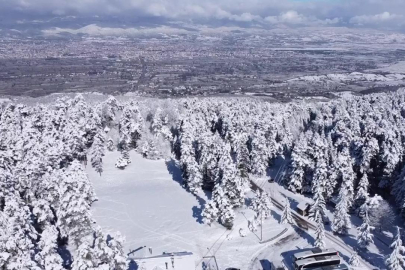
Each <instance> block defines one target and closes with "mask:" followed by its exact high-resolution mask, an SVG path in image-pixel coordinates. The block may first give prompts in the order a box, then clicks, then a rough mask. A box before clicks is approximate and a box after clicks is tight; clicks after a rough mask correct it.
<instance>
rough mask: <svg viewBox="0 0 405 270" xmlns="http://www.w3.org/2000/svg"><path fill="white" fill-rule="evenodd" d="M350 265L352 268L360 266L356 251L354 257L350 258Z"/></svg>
mask: <svg viewBox="0 0 405 270" xmlns="http://www.w3.org/2000/svg"><path fill="white" fill-rule="evenodd" d="M349 264H350V266H351V267H359V266H360V260H359V255H358V254H357V252H356V251H354V252H353V254H352V256H351V257H350V260H349Z"/></svg>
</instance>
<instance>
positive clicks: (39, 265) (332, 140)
mask: <svg viewBox="0 0 405 270" xmlns="http://www.w3.org/2000/svg"><path fill="white" fill-rule="evenodd" d="M0 105H1V106H0V132H1V136H0V268H2V269H62V268H71V269H75V270H81V269H126V268H127V261H126V254H125V253H124V251H123V248H122V242H123V237H122V236H121V235H120V234H119V233H117V234H116V235H107V234H105V233H104V232H103V231H102V230H101V228H100V227H98V226H97V223H96V220H94V219H93V217H92V216H91V213H90V208H91V205H92V203H93V202H94V201H96V200H97V197H96V194H95V193H94V190H93V188H92V185H91V182H90V181H89V180H88V177H87V175H86V173H85V172H84V167H85V166H92V167H93V168H94V170H96V171H97V172H98V173H99V174H102V173H103V157H104V155H105V152H106V151H113V150H119V151H120V152H121V156H120V158H119V159H118V160H117V161H116V167H117V170H122V169H125V168H126V167H127V166H130V163H131V156H130V153H131V152H133V151H137V152H139V153H141V154H142V155H143V156H144V157H145V158H149V159H158V158H173V159H175V160H176V162H177V164H178V166H179V167H180V168H181V170H182V173H183V179H184V183H185V188H187V189H188V190H189V191H190V192H192V193H193V194H195V195H196V196H199V193H200V192H202V190H205V191H206V192H209V193H211V194H212V196H211V200H210V201H209V202H208V203H207V204H206V205H205V206H204V211H203V213H202V215H203V219H204V222H205V223H207V224H211V223H213V222H219V223H221V224H222V225H224V226H225V227H227V228H231V227H232V226H233V220H234V217H235V214H234V209H235V208H238V207H241V206H242V205H244V204H245V195H246V192H247V190H248V189H249V186H250V182H249V177H250V176H252V175H263V176H265V175H266V172H267V170H268V169H269V168H271V167H272V166H275V165H274V164H276V163H275V160H276V159H282V160H284V163H285V164H287V166H285V168H286V170H285V171H284V173H283V175H284V176H283V178H282V179H281V184H282V185H284V186H285V187H286V188H288V189H289V190H291V191H293V192H301V193H308V194H309V195H310V196H314V199H315V200H316V201H324V200H329V199H331V198H333V197H335V196H337V198H338V203H337V207H336V210H335V211H336V212H335V219H334V220H333V222H332V223H333V230H334V231H335V232H337V233H342V234H344V233H346V232H347V228H348V227H350V220H349V217H348V213H351V212H353V211H356V210H359V212H362V211H361V210H362V209H363V210H364V209H365V208H364V206H365V205H367V204H371V203H372V199H370V198H372V197H371V195H370V194H372V195H375V194H378V195H381V196H382V197H384V198H386V199H388V201H389V202H391V203H392V204H394V205H395V206H396V208H397V209H398V212H401V213H404V214H405V210H404V208H405V167H404V159H403V157H404V144H405V121H404V120H405V119H404V118H405V91H403V90H399V91H398V92H393V93H381V94H372V95H365V96H353V95H346V96H344V97H342V98H338V99H336V100H333V101H329V102H305V101H297V102H291V103H287V104H279V103H269V102H267V101H264V100H259V99H245V98H243V99H237V98H201V99H177V100H171V99H167V100H158V99H141V98H128V97H124V98H123V97H117V98H114V97H108V98H106V99H105V100H104V101H102V102H95V101H87V100H86V99H85V98H84V96H82V95H77V96H76V97H74V98H72V99H69V98H58V99H57V100H56V101H55V102H50V103H43V104H42V105H29V104H26V105H23V104H13V103H11V102H3V103H1V104H0ZM389 198H393V199H392V200H390V199H389ZM134 207H136V206H134ZM313 208H316V206H314V207H313ZM315 210H316V209H315ZM315 210H313V212H314V211H315ZM363 212H364V211H363ZM363 214H364V213H363Z"/></svg>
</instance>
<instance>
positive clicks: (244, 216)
mask: <svg viewBox="0 0 405 270" xmlns="http://www.w3.org/2000/svg"><path fill="white" fill-rule="evenodd" d="M118 157H119V153H118V152H107V153H106V156H105V158H104V172H103V173H102V175H101V176H100V175H98V174H97V173H96V172H95V171H94V170H93V169H92V168H91V166H87V171H88V174H89V177H90V180H91V181H92V184H93V186H94V188H95V191H96V194H97V197H98V199H99V200H98V201H97V202H95V203H94V204H93V206H92V214H93V217H94V218H95V220H96V221H97V224H98V225H100V226H101V227H102V228H103V230H104V231H106V232H116V231H119V232H120V233H121V234H122V235H124V236H125V237H126V242H125V244H124V247H125V251H126V252H128V253H129V252H130V251H133V250H136V249H138V248H141V249H140V250H138V251H137V252H134V253H133V254H131V256H132V257H138V258H139V257H144V256H150V254H149V248H152V253H153V254H152V255H160V254H162V253H163V252H181V251H190V252H193V253H194V254H195V255H196V258H197V261H196V269H201V264H202V263H201V262H202V259H203V257H204V256H215V257H216V261H217V262H218V266H219V269H225V268H227V267H238V268H240V269H247V268H248V266H249V265H250V262H251V260H252V258H253V259H254V256H255V254H256V253H257V252H258V251H259V250H261V249H262V248H263V246H264V245H263V244H260V243H259V237H260V231H258V232H257V233H256V234H254V233H251V232H250V231H248V228H247V226H248V221H247V220H248V219H250V218H251V217H252V216H253V213H252V211H251V210H249V209H246V208H243V209H240V210H239V211H237V215H236V219H235V225H234V228H233V230H227V229H225V228H224V227H223V226H221V225H218V224H213V225H212V226H211V227H209V226H208V225H205V224H202V221H201V215H200V214H201V210H202V206H201V205H202V204H203V203H204V202H205V201H206V200H207V197H206V196H205V194H201V195H200V196H201V198H197V197H195V196H193V195H191V194H190V193H189V192H187V191H186V190H185V189H184V188H183V187H182V186H181V184H180V182H181V173H180V171H179V170H178V169H177V168H176V167H175V166H174V164H173V162H165V161H164V160H156V161H153V160H147V159H144V158H142V157H141V156H140V155H139V154H136V153H134V152H131V161H132V163H131V164H130V165H129V166H128V167H127V168H126V169H125V170H118V169H116V168H115V166H114V164H115V161H116V160H117V159H118ZM274 217H275V218H274ZM274 217H273V218H270V219H269V220H266V221H265V223H264V226H263V227H264V229H263V239H264V240H265V239H269V238H271V237H273V236H275V235H277V234H279V233H280V232H281V231H283V230H284V229H285V228H286V226H285V225H279V224H278V220H277V218H279V214H277V213H276V212H274ZM241 228H242V229H243V230H245V231H246V232H247V236H246V237H241V236H240V234H239V230H240V229H241ZM144 246H146V248H142V247H144ZM269 259H270V260H272V259H273V258H269ZM207 260H208V261H209V260H210V259H206V260H205V261H207Z"/></svg>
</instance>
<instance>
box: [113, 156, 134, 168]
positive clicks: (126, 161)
mask: <svg viewBox="0 0 405 270" xmlns="http://www.w3.org/2000/svg"><path fill="white" fill-rule="evenodd" d="M129 163H131V161H130V160H129V159H126V158H124V157H119V158H118V160H117V162H115V167H116V168H118V169H122V170H123V169H125V168H126V167H127V166H128V165H129Z"/></svg>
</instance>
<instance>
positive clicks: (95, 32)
mask: <svg viewBox="0 0 405 270" xmlns="http://www.w3.org/2000/svg"><path fill="white" fill-rule="evenodd" d="M42 33H43V34H44V35H47V36H52V35H59V34H61V33H70V34H74V35H76V34H86V35H89V36H138V35H151V34H167V35H178V34H187V33H190V31H188V30H185V29H179V28H173V27H168V26H161V27H155V28H119V27H100V26H98V25H96V24H90V25H87V26H85V27H82V28H79V29H70V28H59V27H55V28H51V29H45V30H42Z"/></svg>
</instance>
